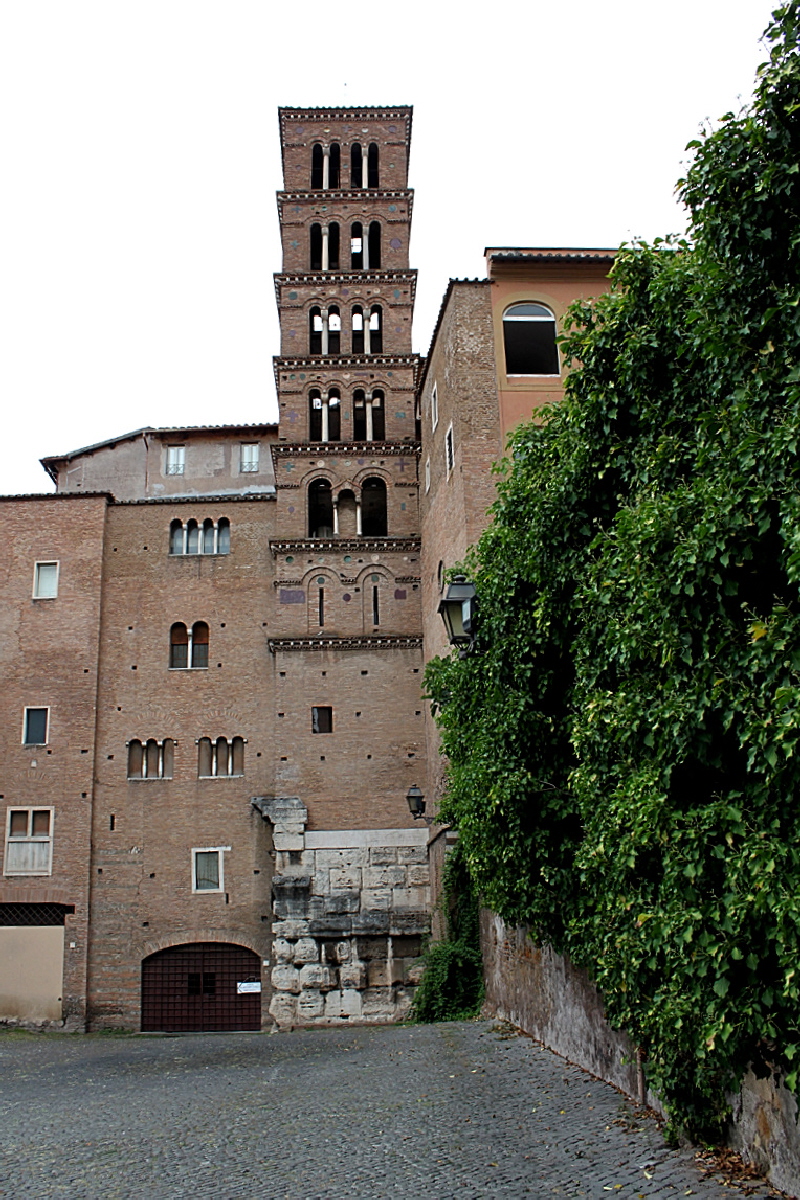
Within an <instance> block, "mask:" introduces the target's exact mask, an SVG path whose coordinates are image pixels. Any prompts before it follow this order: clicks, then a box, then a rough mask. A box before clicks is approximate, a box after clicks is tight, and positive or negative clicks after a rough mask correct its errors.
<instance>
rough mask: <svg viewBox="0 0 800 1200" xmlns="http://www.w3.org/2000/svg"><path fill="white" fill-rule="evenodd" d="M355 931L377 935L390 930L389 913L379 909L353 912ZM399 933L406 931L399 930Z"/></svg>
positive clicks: (356, 932)
mask: <svg viewBox="0 0 800 1200" xmlns="http://www.w3.org/2000/svg"><path fill="white" fill-rule="evenodd" d="M352 923H353V933H355V934H363V935H367V936H377V935H379V934H383V933H388V932H389V913H388V912H380V911H378V910H377V909H374V908H372V909H368V910H367V911H366V912H364V911H363V910H362V911H361V912H360V913H353V917H352ZM397 932H398V933H400V932H402V933H405V932H406V931H405V930H398V931H397Z"/></svg>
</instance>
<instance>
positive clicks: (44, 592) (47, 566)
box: [33, 562, 58, 600]
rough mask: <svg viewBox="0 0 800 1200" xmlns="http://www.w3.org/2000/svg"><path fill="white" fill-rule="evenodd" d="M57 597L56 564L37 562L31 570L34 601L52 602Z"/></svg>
mask: <svg viewBox="0 0 800 1200" xmlns="http://www.w3.org/2000/svg"><path fill="white" fill-rule="evenodd" d="M57 595H58V563H57V562H37V563H36V565H35V567H34V570H33V598H34V600H53V599H55V597H56V596H57Z"/></svg>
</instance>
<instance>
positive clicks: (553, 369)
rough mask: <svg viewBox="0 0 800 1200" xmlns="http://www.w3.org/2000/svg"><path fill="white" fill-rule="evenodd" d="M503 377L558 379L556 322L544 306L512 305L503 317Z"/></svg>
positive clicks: (531, 302)
mask: <svg viewBox="0 0 800 1200" xmlns="http://www.w3.org/2000/svg"><path fill="white" fill-rule="evenodd" d="M503 345H504V347H505V354H506V375H558V374H559V373H560V372H559V365H558V347H557V345H556V319H555V317H554V316H553V314H552V312H551V311H550V309H549V308H545V306H544V305H543V304H536V303H534V302H533V301H528V302H526V303H524V304H512V305H511V307H510V308H507V309H506V311H505V312H504V313H503Z"/></svg>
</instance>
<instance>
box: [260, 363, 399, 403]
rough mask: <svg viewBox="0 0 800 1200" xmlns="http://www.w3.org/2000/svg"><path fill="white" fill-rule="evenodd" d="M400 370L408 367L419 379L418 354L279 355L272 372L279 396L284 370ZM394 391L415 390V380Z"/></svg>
mask: <svg viewBox="0 0 800 1200" xmlns="http://www.w3.org/2000/svg"><path fill="white" fill-rule="evenodd" d="M398 367H408V368H409V370H410V371H411V372H412V373H413V375H414V377H416V374H417V371H418V368H419V355H418V354H354V355H350V354H337V355H330V354H306V355H304V356H303V357H302V358H283V357H281V356H279V355H276V356H275V357H274V358H273V360H272V369H273V372H274V375H275V390H276V391H277V392H278V394H279V395H280V394H281V393H282V391H283V388H282V386H281V379H280V375H281V372H282V371H305V372H311V371H314V370H317V371H324V372H326V373H330V372H331V371H344V370H346V369H347V368H350V370H351V371H366V370H372V371H373V372H375V371H382V370H392V369H394V370H397V368H398ZM304 386H308V381H305V383H304ZM392 386H393V388H394V390H395V391H398V392H399V391H403V390H405V391H409V392H410V391H413V388H414V385H413V381H412V384H411V386H410V387H408V388H405V389H403V388H399V387H397V386H396V385H395V384H393V385H392Z"/></svg>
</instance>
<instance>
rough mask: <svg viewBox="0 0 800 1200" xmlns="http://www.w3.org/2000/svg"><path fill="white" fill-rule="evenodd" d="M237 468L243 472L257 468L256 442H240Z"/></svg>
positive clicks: (253, 470)
mask: <svg viewBox="0 0 800 1200" xmlns="http://www.w3.org/2000/svg"><path fill="white" fill-rule="evenodd" d="M239 470H240V471H241V472H242V473H243V474H246V473H247V472H255V471H257V470H258V442H242V448H241V457H240V459H239Z"/></svg>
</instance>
